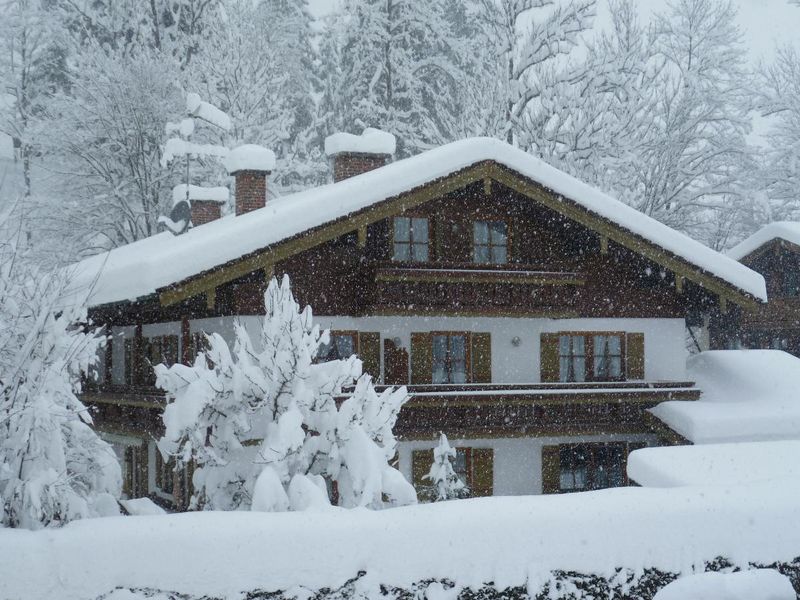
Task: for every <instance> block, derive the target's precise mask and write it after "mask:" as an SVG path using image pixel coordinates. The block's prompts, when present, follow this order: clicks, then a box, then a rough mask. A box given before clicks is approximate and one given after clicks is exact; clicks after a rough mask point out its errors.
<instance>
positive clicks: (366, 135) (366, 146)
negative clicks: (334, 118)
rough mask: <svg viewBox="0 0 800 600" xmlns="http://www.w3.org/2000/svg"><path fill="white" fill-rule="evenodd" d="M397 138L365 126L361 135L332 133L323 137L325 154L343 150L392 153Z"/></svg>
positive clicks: (333, 153) (339, 152)
mask: <svg viewBox="0 0 800 600" xmlns="http://www.w3.org/2000/svg"><path fill="white" fill-rule="evenodd" d="M396 148H397V139H396V138H395V137H394V136H393V135H392V134H391V133H388V132H386V131H381V130H380V129H374V128H373V127H367V128H366V129H365V130H364V131H363V132H362V133H361V135H353V134H352V133H343V132H339V133H334V134H333V135H329V136H328V137H326V138H325V154H326V155H327V156H336V155H337V154H343V153H345V152H352V153H354V154H390V155H391V154H394V151H395V149H396Z"/></svg>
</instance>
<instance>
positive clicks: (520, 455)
mask: <svg viewBox="0 0 800 600" xmlns="http://www.w3.org/2000/svg"><path fill="white" fill-rule="evenodd" d="M446 433H447V432H446V431H445V434H446ZM448 439H449V441H450V445H451V446H452V447H453V448H458V447H467V448H492V449H493V450H494V466H493V471H494V495H495V496H518V495H526V494H527V495H529V494H541V493H542V447H543V446H553V445H557V444H580V443H583V442H604V443H608V442H623V441H624V442H646V443H648V444H656V443H657V437H656V436H654V435H646V434H643V435H624V436H622V435H613V434H608V435H596V436H573V437H541V438H534V437H520V438H496V439H480V438H479V439H459V438H457V437H453V438H449V436H448ZM437 442H438V439H437V440H433V439H431V440H430V441H425V440H415V441H408V442H400V443H399V444H398V454H399V457H400V471H401V472H402V473H403V475H404V476H405V478H406V479H407V480H408V481H411V453H412V451H414V450H425V449H428V448H433V447H435V446H436V444H437Z"/></svg>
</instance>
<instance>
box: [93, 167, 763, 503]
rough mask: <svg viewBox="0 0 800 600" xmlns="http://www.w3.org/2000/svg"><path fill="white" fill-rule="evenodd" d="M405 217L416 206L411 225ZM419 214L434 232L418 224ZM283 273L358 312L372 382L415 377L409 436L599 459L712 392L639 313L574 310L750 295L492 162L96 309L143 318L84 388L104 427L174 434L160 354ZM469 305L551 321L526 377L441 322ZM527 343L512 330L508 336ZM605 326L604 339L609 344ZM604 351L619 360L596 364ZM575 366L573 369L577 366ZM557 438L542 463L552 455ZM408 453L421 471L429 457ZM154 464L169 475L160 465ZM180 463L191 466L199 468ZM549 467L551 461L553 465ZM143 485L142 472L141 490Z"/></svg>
mask: <svg viewBox="0 0 800 600" xmlns="http://www.w3.org/2000/svg"><path fill="white" fill-rule="evenodd" d="M398 218H401V219H405V221H403V223H402V226H400V225H399V224H398V222H397V221H396V219H398ZM415 223H416V224H417V225H416V227H417V230H416V233H415V232H414V231H415V230H414V227H415V225H414V224H415ZM423 224H424V232H425V236H426V237H425V242H424V244H423V242H422V241H421V238H420V237H419V236H420V235H421V233H420V232H421V231H423ZM404 227H405V228H407V229H403V228H404ZM409 228H410V229H409ZM486 232H492V233H491V234H489V233H486ZM498 232H499V233H498ZM495 234H497V235H496V237H495V238H492V237H491V236H493V235H495ZM484 235H485V236H488V237H486V239H483V238H482V237H481V236H484ZM415 236H417V237H415ZM415 245H416V247H414V246H415ZM423 246H424V247H423ZM415 253H417V254H415ZM398 256H401V257H402V259H398ZM484 256H488V257H489V259H490V260H488V261H485V260H484V259H483V257H484ZM420 257H424V259H423V260H421V259H420ZM501 259H502V260H501ZM283 274H289V275H290V277H291V281H292V289H293V293H294V294H295V297H296V299H297V300H298V302H299V303H300V304H301V305H306V304H308V305H311V306H312V307H313V309H314V314H315V316H319V317H325V318H327V317H330V318H338V319H347V320H349V321H348V322H351V323H356V325H352V324H351V325H348V326H347V328H346V329H342V330H340V331H337V332H336V333H337V334H339V335H342V336H350V337H351V338H352V343H351V344H350V346H351V347H352V348H353V349H354V351H355V352H357V353H358V354H359V355H360V356H361V358H362V360H363V362H364V366H365V371H367V372H369V373H371V374H373V375H374V377H375V379H376V381H378V382H379V383H381V384H387V385H409V386H410V387H409V391H410V394H411V400H410V401H409V402H408V404H407V405H406V406H405V407H404V409H403V410H402V411H401V415H400V419H399V422H398V424H397V433H398V435H399V437H400V439H401V440H405V441H409V442H410V441H420V440H429V441H430V443H431V444H432V443H433V442H434V440H435V438H436V436H437V434H438V432H440V431H445V432H447V433H448V435H450V436H457V437H458V438H460V439H462V440H470V439H476V440H478V439H479V440H491V439H494V438H509V439H511V438H515V437H520V436H523V437H538V438H544V437H551V438H553V437H555V438H567V439H571V440H573V441H572V442H570V443H568V444H566V445H565V446H564V447H568V448H571V447H573V446H574V447H575V448H578V450H576V452H578V453H579V454H580V453H582V454H580V456H583V457H584V459H585V461H584V462H585V463H586V464H587V465H592V464H594V463H593V462H592V461H595V462H596V461H598V460H600V459H599V458H598V457H606V456H612V457H618V456H623V457H626V456H627V452H628V449H629V447H630V444H642V443H651V444H661V443H663V444H668V443H681V442H683V441H684V440H682V439H681V438H680V436H677V435H676V434H675V433H674V432H671V431H669V430H667V429H665V427H664V426H663V425H662V424H660V422H658V421H657V420H656V419H654V418H653V417H652V416H651V415H650V414H649V413H648V412H647V409H648V408H652V407H653V406H655V405H656V404H657V403H659V402H662V401H664V400H672V399H679V400H689V401H691V400H694V399H697V397H698V395H699V392H698V391H697V390H696V389H695V388H694V387H693V384H692V383H691V382H685V381H682V380H681V379H680V378H675V380H673V381H655V380H652V378H648V377H647V373H646V369H645V356H646V354H647V352H648V351H651V350H650V347H649V346H648V349H647V350H646V347H645V344H646V341H645V334H644V333H643V331H641V330H636V329H633V330H632V329H630V327H633V326H631V325H628V329H622V328H619V327H614V328H611V329H609V327H608V325H607V324H606V325H605V326H603V327H600V326H597V327H596V328H595V329H591V328H588V327H589V325H587V326H586V327H583V328H581V329H579V330H577V331H576V330H575V323H576V322H578V323H580V322H581V321H580V320H586V322H587V323H589V322H592V323H594V322H599V321H600V320H604V321H606V322H607V321H613V322H617V323H619V322H623V320H626V319H627V321H625V322H626V323H631V322H634V321H636V320H639V322H645V323H646V322H648V321H650V320H670V319H671V320H679V321H680V322H681V323H683V322H684V321H685V322H688V323H699V322H702V319H703V317H704V315H707V314H709V313H714V314H723V313H726V314H727V312H728V311H729V309H730V310H731V311H736V310H739V308H738V307H739V306H746V307H748V308H749V307H750V305H751V304H753V302H754V300H753V298H751V297H749V296H748V295H747V294H745V293H743V292H738V291H736V290H735V289H734V288H733V287H732V286H730V284H727V283H726V282H723V281H721V280H719V279H718V278H716V277H714V276H712V275H710V274H709V273H706V272H704V271H701V270H699V269H697V268H695V267H692V266H691V265H689V264H688V263H686V261H684V260H682V259H680V258H678V257H675V256H672V255H670V254H668V253H666V252H665V251H663V250H660V249H659V248H658V247H656V246H655V245H654V244H652V243H651V242H649V241H647V240H644V239H642V238H639V237H637V236H635V235H634V234H632V233H630V232H627V231H625V230H622V229H621V228H619V227H617V226H615V225H614V224H613V223H610V222H609V221H607V220H604V219H601V218H599V217H596V216H592V215H591V214H588V213H586V211H582V210H581V209H579V208H578V207H576V205H574V203H570V202H569V201H568V200H567V199H565V198H561V197H555V196H554V195H552V194H551V193H549V192H548V191H547V190H546V189H544V188H542V187H541V186H539V185H538V184H536V183H535V182H531V181H530V180H527V179H525V178H523V177H521V176H519V175H515V174H514V173H513V172H511V171H509V170H508V169H506V168H504V167H500V166H499V165H496V164H492V163H481V164H479V165H476V166H473V167H470V168H469V169H465V170H464V171H462V172H459V173H453V174H451V175H450V176H448V177H446V178H444V179H442V180H441V181H438V182H435V183H434V184H429V185H426V186H423V187H422V188H416V189H415V190H412V192H409V193H408V194H402V195H400V196H397V197H395V198H391V199H387V200H385V201H382V202H377V203H376V204H375V205H373V206H370V207H368V208H366V209H364V211H362V212H360V213H358V214H354V215H350V216H349V217H348V218H347V219H346V220H338V221H335V222H333V223H330V224H328V225H326V226H324V227H319V228H314V229H311V230H308V231H306V232H304V233H303V234H302V235H299V236H295V237H293V238H290V239H288V240H286V242H285V243H282V244H279V245H276V246H273V247H269V248H265V249H264V250H263V251H260V252H258V253H254V254H252V255H248V256H244V257H241V259H239V260H237V261H233V262H231V263H228V264H226V265H222V266H220V267H219V268H217V269H215V270H213V271H208V272H204V273H201V274H199V275H197V276H195V277H192V278H190V279H188V280H186V281H182V282H176V283H175V284H174V285H171V286H169V287H167V288H164V289H162V290H159V291H158V292H157V293H156V294H155V295H151V296H148V297H146V298H142V299H140V300H139V301H137V302H132V303H119V304H114V305H107V306H100V307H95V308H94V309H92V311H91V316H92V318H93V319H94V321H95V322H96V323H100V324H103V325H106V326H107V327H108V328H109V330H110V331H112V332H113V331H116V329H115V328H123V329H125V330H126V331H130V332H131V333H130V335H127V334H126V335H125V336H122V335H121V334H120V336H115V337H114V340H113V341H112V344H111V345H110V349H109V353H108V355H107V360H106V365H105V367H106V368H105V378H104V379H103V380H102V381H100V382H99V384H98V385H97V386H96V387H95V388H93V389H91V390H90V391H89V392H87V394H86V395H85V397H84V400H85V401H86V402H87V403H88V404H91V405H92V406H94V408H95V410H96V411H97V417H96V421H97V424H98V427H100V428H101V429H102V430H104V431H108V432H111V433H120V434H125V435H130V436H134V437H135V436H139V438H140V439H141V440H142V443H143V444H148V443H150V445H151V446H152V440H154V439H157V438H158V437H159V436H160V435H161V433H162V429H163V426H162V424H161V421H160V414H161V411H162V410H163V406H164V402H165V400H164V397H163V395H162V394H160V393H159V392H158V391H157V390H155V389H154V388H153V383H154V382H153V379H152V377H151V376H150V375H149V373H150V372H151V371H150V367H151V365H152V364H156V363H157V362H164V361H165V362H168V363H169V362H170V361H172V362H175V361H178V360H180V361H182V362H184V363H190V362H191V361H192V360H193V359H194V356H195V355H196V354H197V352H198V351H201V350H202V339H203V335H202V331H203V330H202V327H205V325H202V326H200V325H197V323H206V322H208V323H213V322H215V321H214V320H215V319H216V320H219V319H225V318H230V317H232V316H247V315H250V316H252V315H262V314H263V313H264V306H263V293H264V290H265V288H266V283H267V281H268V279H269V278H270V277H272V276H281V275H283ZM729 303H730V305H729ZM461 317H479V318H481V319H522V320H524V321H520V323H521V324H522V325H521V326H524V323H537V324H542V323H545V324H547V326H548V327H549V329H548V331H547V332H544V330H542V331H543V332H542V333H541V334H535V335H534V338H535V339H534V342H533V343H532V344H531V343H530V341H529V346H528V347H529V348H535V347H538V348H539V350H538V351H537V352H534V351H533V350H524V351H525V352H532V354H531V355H530V356H528V357H526V359H527V361H528V364H529V366H530V376H529V380H526V381H521V382H507V381H496V380H494V379H493V373H496V372H498V365H500V364H501V363H502V362H503V361H505V360H506V357H505V356H503V355H499V354H497V352H495V351H493V348H495V349H496V348H497V347H498V341H497V340H496V339H495V338H493V337H492V336H493V334H492V333H491V332H490V331H486V330H481V329H480V328H477V329H476V328H470V329H466V330H465V329H464V328H463V326H459V328H457V329H453V328H449V327H446V326H444V325H443V323H446V322H448V321H446V319H449V318H461ZM365 318H387V319H395V320H397V321H398V322H401V321H402V322H405V321H403V319H409V318H413V319H416V320H415V321H413V325H409V326H408V327H409V328H410V329H409V332H408V341H407V342H404V341H403V340H401V339H400V338H399V337H396V336H394V335H389V334H387V332H385V331H378V330H376V329H374V328H372V327H373V325H372V324H371V323H367V324H365V325H363V327H362V326H359V325H358V323H360V322H361V321H359V319H361V320H363V319H365ZM559 319H570V320H571V321H570V323H571V325H569V326H565V327H564V328H563V329H558V328H556V329H555V330H554V329H553V326H552V325H550V324H551V323H556V324H557V323H558V320H559ZM576 320H577V321H576ZM615 320H616V321H615ZM409 322H411V321H409ZM365 323H366V322H365ZM150 324H172V325H171V326H174V327H177V329H178V333H171V334H163V333H159V334H158V335H152V336H146V335H144V333H143V328H144V327H146V326H148V325H150ZM198 327H201V329H200V330H198ZM209 327H213V325H209ZM494 335H495V336H496V334H494ZM568 336H572V337H581V336H583V337H584V338H585V348H584V345H583V344H584V342H581V345H580V348H581V350H580V351H579V352H578V351H575V352H573V350H570V352H572V353H571V354H569V355H565V354H564V352H563V351H562V350H560V348H561V346H559V344H563V342H562V339H566V337H568ZM528 337H529V338H530V337H531V336H530V335H529V336H528ZM609 339H611V342H609V341H608V340H609ZM518 341H519V340H518V338H516V341H515V339H514V338H512V339H511V340H510V344H509V345H508V347H511V346H512V345H514V344H516V343H517V342H518ZM601 341H602V343H603V344H606V345H607V347H606V346H604V347H603V348H601V347H600V345H599V344H600V343H601ZM651 341H654V340H652V338H651ZM119 343H122V344H124V345H125V346H124V348H123V349H122V350H120V349H119V348H116V347H115V348H114V349H111V346H114V345H115V344H119ZM437 344H438V345H437ZM442 344H445V346H446V349H445V350H442V349H441V348H445V346H442ZM448 344H450V345H448ZM451 346H452V347H458V348H459V349H461V350H459V352H460V354H459V353H457V352H456V351H454V350H452V347H451ZM505 347H506V346H503V348H505ZM437 349H438V350H437ZM437 352H439V354H437ZM519 352H523V350H520V351H519ZM442 353H444V354H442ZM654 355H657V352H656V353H655V354H654ZM601 356H602V357H603V359H602V361H600V360H599V359H598V357H601ZM115 357H116V358H117V359H119V360H123V361H124V362H125V368H124V369H121V368H120V365H118V364H114V361H115ZM119 357H122V358H121V359H120V358H119ZM442 357H444V358H442ZM515 360H519V358H516V359H515ZM655 360H658V358H656V359H655ZM598 362H603V363H604V364H605V366H604V367H602V368H599V367H598ZM564 365H568V366H569V368H568V369H567V373H568V374H567V376H566V378H565V374H564V373H565V371H564V368H565V367H564ZM574 365H580V368H577V369H576V368H574ZM609 365H611V366H612V367H613V368H610V367H609ZM648 368H652V364H651V365H650V367H648ZM581 369H584V372H583V373H582V374H581V373H579V372H578V371H580V370H581ZM609 369H610V370H609ZM612 371H613V372H612ZM537 373H538V375H535V374H537ZM442 374H444V375H442ZM442 377H444V379H442ZM437 378H438V379H439V381H436V379H437ZM443 381H445V383H442V382H443ZM609 433H613V434H615V435H617V436H622V438H621V439H622V441H621V442H615V443H618V444H623V446H619V448H624V452H622V451H621V450H619V448H618V447H617V446H614V447H613V448H611V449H610V450H608V452H606V451H605V450H602V449H598V448H600V447H599V446H597V447H595V446H591V447H589V446H581V445H580V444H581V443H582V442H580V438H581V436H589V437H592V436H595V437H596V436H601V435H605V434H609ZM139 438H137V439H139ZM643 439H646V440H647V441H646V442H643V441H641V440H643ZM148 440H149V442H148ZM570 444H572V445H570ZM562 445H563V444H562ZM467 450H469V451H467ZM483 450H485V448H484V449H483ZM136 452H138V454H135V453H134V452H133V451H132V456H135V457H136V460H133V459H132V464H133V463H135V464H139V463H140V462H141V460H143V458H142V454H141V450H137V451H136ZM152 452H153V451H152V450H151V454H152ZM550 452H551V453H550V454H549V455H548V456H550V458H549V459H548V460H549V461H550V462H547V461H545V462H544V463H543V469H545V470H546V469H552V468H553V467H552V460H553V459H552V456H553V454H552V451H550ZM565 452H566V451H565ZM417 456H418V457H419V456H421V455H419V454H418V455H417ZM463 456H464V460H465V461H466V462H465V464H466V465H467V466H466V467H465V468H466V469H467V470H468V471H469V472H470V473H472V475H470V477H472V478H473V479H474V481H473V482H472V486H473V487H474V488H475V489H476V490H479V491H480V493H481V494H485V493H493V491H492V490H494V491H495V492H497V490H495V489H494V488H493V487H492V485H491V484H490V483H487V479H486V478H487V475H486V473H487V472H490V473H494V471H493V470H492V467H491V464H490V461H491V460H494V459H492V458H489V457H490V456H493V455H492V454H491V453H487V452H484V451H481V449H480V448H474V449H470V448H469V447H465V448H464V449H463ZM586 457H588V458H586ZM584 459H581V460H584ZM137 460H138V462H137ZM603 460H605V459H603ZM581 464H582V465H583V463H581ZM476 465H477V466H476ZM161 466H162V467H163V465H161ZM406 467H407V468H408V469H413V471H414V475H413V476H414V477H416V474H418V473H417V472H418V471H419V469H420V468H421V467H420V466H419V464H415V465H413V466H410V465H406ZM623 467H624V465H623ZM135 468H139V467H135ZM581 468H584V467H583V466H581ZM156 470H157V471H158V472H159V473H161V475H159V477H161V478H162V479H163V473H162V471H163V469H161V468H157V469H156ZM601 470H602V468H601ZM411 475H412V474H411V472H410V471H409V476H411ZM495 475H496V473H495ZM131 477H133V476H131ZM140 477H141V475H140ZM148 477H150V475H148ZM175 477H176V478H177V479H176V481H178V480H185V479H186V474H181V475H180V476H179V475H177V474H176V476H175ZM547 477H548V475H547V472H546V471H543V472H542V478H543V479H542V480H543V481H549V480H547ZM150 479H152V477H150ZM159 481H161V480H160V479H156V485H158V482H159ZM142 485H144V484H143V483H142V482H141V481H133V480H131V482H130V483H129V488H130V489H131V490H139V489H141V487H142ZM175 486H178V484H177V483H176V484H175ZM548 486H552V484H551V483H545V484H543V486H542V490H544V491H548V490H549V489H550V488H549V487H548ZM167 487H168V489H170V490H173V491H174V493H172V492H171V497H172V498H173V499H174V504H175V505H176V506H179V507H184V506H185V498H186V490H183V492H179V491H178V490H177V487H174V486H167ZM550 491H552V490H550ZM562 491H563V490H562ZM181 498H183V499H181Z"/></svg>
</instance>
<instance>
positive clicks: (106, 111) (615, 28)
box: [0, 0, 800, 263]
mask: <svg viewBox="0 0 800 600" xmlns="http://www.w3.org/2000/svg"><path fill="white" fill-rule="evenodd" d="M606 1H607V2H609V5H610V11H611V15H612V19H611V22H610V24H609V25H608V26H604V27H602V28H601V27H600V25H598V24H597V23H596V19H595V17H596V12H597V8H598V2H606ZM792 1H794V2H795V3H798V4H800V2H799V1H798V0H787V2H790V3H791V2H792ZM797 10H798V12H800V5H799V6H798V8H797ZM0 14H2V16H3V18H2V19H0V85H2V95H1V96H0V132H2V133H5V134H7V135H8V136H10V137H11V138H12V139H13V141H14V153H15V159H14V161H13V162H12V163H11V164H10V168H6V169H5V170H3V165H2V164H0V203H2V204H3V205H4V206H3V207H0V208H2V210H0V213H2V214H5V215H10V216H9V217H8V218H6V219H5V221H6V222H5V223H4V224H5V225H6V226H9V225H11V226H13V227H14V228H15V230H16V231H18V232H22V233H24V235H21V236H20V239H24V240H25V243H26V244H27V246H28V251H27V253H28V254H29V255H37V256H39V257H40V258H41V260H42V261H45V262H46V263H52V262H53V261H57V262H61V263H63V262H69V261H72V260H75V259H76V258H78V257H80V256H85V255H88V254H93V253H97V252H99V251H102V250H105V249H109V248H113V247H116V246H120V245H123V244H126V243H129V242H132V241H135V240H137V239H141V238H144V237H147V236H150V235H153V234H154V233H157V232H158V231H159V226H158V224H157V220H158V217H159V216H160V215H163V214H168V213H169V210H170V207H171V198H172V194H171V190H172V187H173V186H174V185H175V184H176V183H179V182H181V181H182V177H183V176H184V173H183V168H182V166H181V165H180V164H175V165H173V166H171V167H168V168H164V167H162V165H161V161H160V159H161V155H162V151H163V147H164V144H165V142H166V140H167V138H168V137H169V135H168V133H167V130H166V124H167V123H168V122H174V121H178V120H180V118H181V117H182V116H184V113H185V98H186V93H187V92H196V93H198V94H200V95H201V96H202V98H203V99H204V100H207V101H209V102H211V103H212V104H215V105H216V106H218V107H219V108H220V109H222V110H224V111H225V112H227V113H228V114H229V115H230V117H231V119H232V121H233V123H234V124H235V126H234V127H233V129H232V130H231V131H229V132H221V133H215V132H214V131H204V132H203V134H202V136H204V138H203V139H201V140H199V141H205V142H211V143H222V144H225V145H229V146H232V145H237V144H240V143H257V144H262V145H264V146H267V147H268V148H271V149H272V150H274V151H275V153H276V154H277V156H278V164H277V168H276V170H275V172H274V173H273V175H272V177H271V180H270V194H276V195H282V194H286V193H290V192H293V191H297V190H300V189H304V188H307V187H310V186H315V185H319V184H321V183H327V182H328V181H329V180H330V171H329V165H328V161H327V159H326V157H325V155H324V153H323V148H322V146H323V140H324V138H325V137H326V136H327V135H330V134H331V133H334V132H336V131H350V132H355V133H358V132H360V131H361V129H363V128H364V127H368V126H371V127H379V128H381V129H385V130H387V131H390V132H392V133H394V134H395V135H396V136H397V138H398V153H397V157H398V158H402V157H405V156H410V155H413V154H417V153H419V152H422V151H424V150H426V149H428V148H432V147H435V146H438V145H441V144H444V143H447V142H450V141H453V140H457V139H461V138H464V137H471V136H491V137H496V138H500V139H503V140H507V141H509V142H510V143H512V144H514V145H516V146H518V147H520V148H522V149H524V150H525V151H527V152H529V153H531V154H532V155H535V156H538V157H540V158H542V159H543V160H545V161H546V162H548V163H550V164H552V165H554V166H556V167H558V168H560V169H562V170H564V171H567V172H568V173H570V174H572V175H575V176H577V177H579V178H581V179H583V180H584V181H586V182H587V183H590V184H592V185H594V186H596V187H599V188H601V189H603V190H604V191H606V192H609V193H610V194H612V195H614V196H616V197H618V198H620V199H621V200H623V201H624V202H626V203H628V204H630V205H631V206H634V207H635V208H637V209H639V210H641V211H642V212H644V213H646V214H648V215H651V216H653V217H655V218H656V219H658V220H660V221H662V222H664V223H666V224H668V225H670V226H672V227H675V228H677V229H680V230H682V231H684V232H686V233H688V234H689V235H691V236H693V237H695V238H697V239H699V240H701V241H703V242H705V243H707V244H708V245H710V246H712V247H714V248H717V249H724V248H726V247H729V246H730V245H732V244H733V243H735V242H736V241H738V240H740V239H741V238H742V237H743V236H745V235H748V234H749V233H751V232H752V231H754V230H755V229H756V228H757V227H758V226H760V225H762V224H764V223H766V222H769V221H774V220H782V219H798V218H800V160H799V159H800V47H798V46H794V47H793V46H787V47H782V48H779V49H778V50H777V51H776V53H775V56H774V59H772V61H771V62H769V63H760V64H757V65H755V66H753V65H751V64H750V63H749V61H748V60H747V48H746V47H745V45H744V42H743V38H742V32H741V31H740V30H739V29H738V28H737V25H736V22H735V19H736V13H735V8H734V6H733V5H732V4H731V2H730V1H727V0H671V2H669V3H665V5H664V7H663V8H662V9H661V10H660V11H657V12H656V13H655V14H654V15H652V16H650V17H648V18H647V19H644V18H642V17H641V16H640V15H639V14H638V13H637V7H636V2H635V0H563V1H561V0H431V1H426V2H419V1H417V0H343V1H342V6H341V10H339V11H336V12H334V13H332V14H329V15H326V16H325V17H323V18H319V19H317V18H315V17H314V16H312V14H311V13H310V12H309V8H308V2H307V0H261V1H260V2H259V1H257V0H0ZM756 116H761V117H766V118H767V120H766V123H767V129H766V130H765V131H763V132H760V133H761V134H762V135H761V136H760V138H761V140H762V142H763V143H758V144H756V143H753V141H752V138H753V136H752V135H750V134H751V133H752V123H753V118H754V117H756ZM192 176H193V181H192V182H193V183H195V184H214V185H219V184H223V185H230V182H229V181H228V178H227V177H226V176H225V173H224V172H223V171H222V170H221V168H220V167H219V166H217V165H215V164H211V163H209V164H208V165H202V168H200V169H195V171H194V172H193V175H192Z"/></svg>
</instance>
